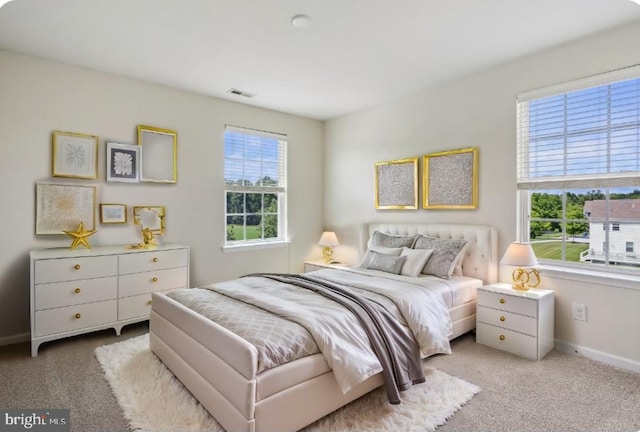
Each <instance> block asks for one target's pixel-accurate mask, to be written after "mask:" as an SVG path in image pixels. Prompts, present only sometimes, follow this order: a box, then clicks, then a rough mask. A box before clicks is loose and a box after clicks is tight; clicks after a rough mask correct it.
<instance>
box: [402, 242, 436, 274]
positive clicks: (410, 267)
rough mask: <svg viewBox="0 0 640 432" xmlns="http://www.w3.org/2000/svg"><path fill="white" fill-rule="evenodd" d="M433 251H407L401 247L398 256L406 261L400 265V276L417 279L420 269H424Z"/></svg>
mask: <svg viewBox="0 0 640 432" xmlns="http://www.w3.org/2000/svg"><path fill="white" fill-rule="evenodd" d="M433 251H434V249H409V248H408V247H406V246H405V247H403V248H402V252H400V256H406V257H407V260H406V261H405V262H404V264H403V265H402V270H401V271H400V274H403V275H405V276H413V277H418V275H419V274H420V272H421V271H422V269H423V268H424V266H425V264H427V261H429V258H431V254H433Z"/></svg>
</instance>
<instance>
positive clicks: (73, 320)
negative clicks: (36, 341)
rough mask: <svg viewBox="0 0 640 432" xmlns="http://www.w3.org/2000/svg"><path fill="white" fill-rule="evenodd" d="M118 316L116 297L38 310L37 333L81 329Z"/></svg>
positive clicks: (111, 320)
mask: <svg viewBox="0 0 640 432" xmlns="http://www.w3.org/2000/svg"><path fill="white" fill-rule="evenodd" d="M117 318H118V301H117V300H115V299H114V300H107V301H101V302H95V303H87V304H81V305H75V306H67V307H61V308H56V309H47V310H42V311H36V313H35V335H36V336H44V335H50V334H55V333H62V332H68V331H72V330H79V329H83V328H87V327H93V326H97V325H100V324H106V323H110V322H114V321H116V320H117Z"/></svg>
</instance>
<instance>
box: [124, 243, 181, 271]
mask: <svg viewBox="0 0 640 432" xmlns="http://www.w3.org/2000/svg"><path fill="white" fill-rule="evenodd" d="M187 260H188V255H187V249H172V250H163V251H153V252H141V253H135V254H124V255H120V257H119V265H120V274H130V273H140V272H146V271H151V270H162V269H170V268H175V267H186V266H187Z"/></svg>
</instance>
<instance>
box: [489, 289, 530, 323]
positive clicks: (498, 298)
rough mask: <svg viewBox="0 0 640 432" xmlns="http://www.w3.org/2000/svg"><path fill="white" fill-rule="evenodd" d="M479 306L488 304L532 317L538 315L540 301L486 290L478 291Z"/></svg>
mask: <svg viewBox="0 0 640 432" xmlns="http://www.w3.org/2000/svg"><path fill="white" fill-rule="evenodd" d="M478 306H486V307H490V308H493V309H499V310H504V311H508V312H513V313H517V314H522V315H528V316H531V317H537V316H538V303H537V302H536V301H535V300H532V299H527V298H523V297H516V296H512V295H505V294H498V293H494V292H489V291H486V290H480V291H478Z"/></svg>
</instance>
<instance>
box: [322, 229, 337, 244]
mask: <svg viewBox="0 0 640 432" xmlns="http://www.w3.org/2000/svg"><path fill="white" fill-rule="evenodd" d="M318 244H319V245H320V246H329V247H333V246H338V245H339V244H340V243H338V237H336V233H334V232H333V231H325V232H323V233H322V237H320V241H319V242H318Z"/></svg>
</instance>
